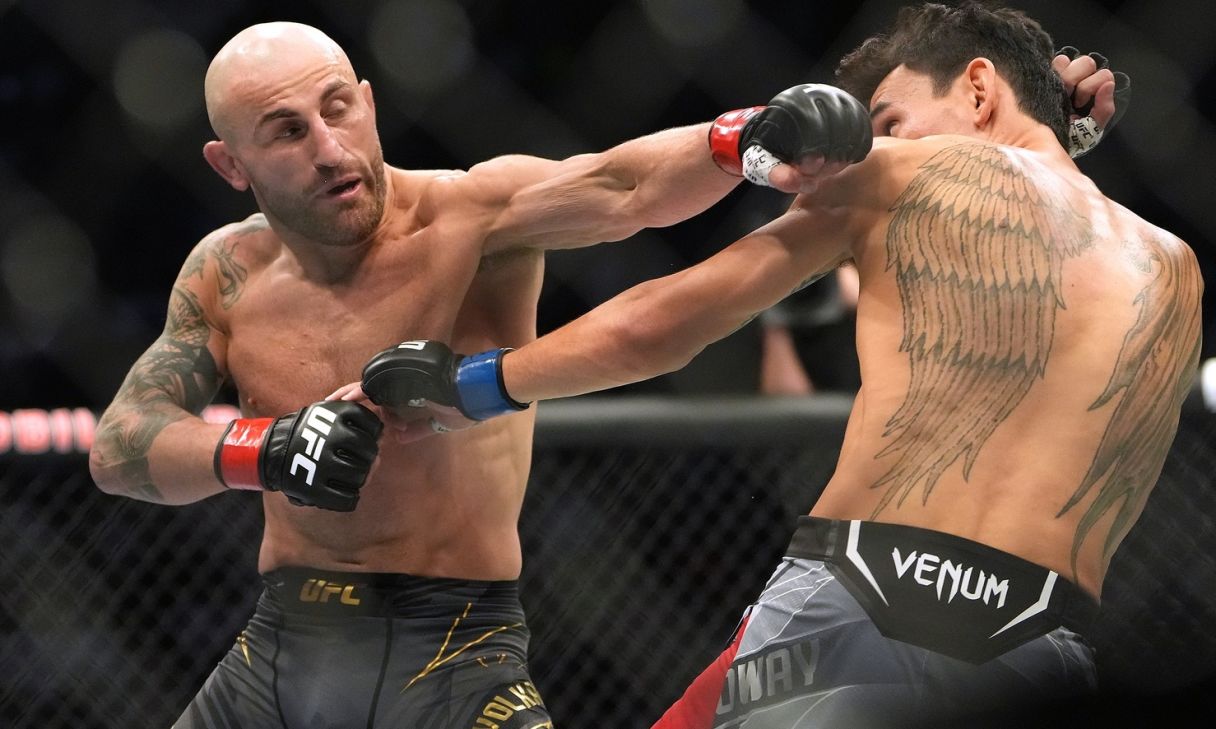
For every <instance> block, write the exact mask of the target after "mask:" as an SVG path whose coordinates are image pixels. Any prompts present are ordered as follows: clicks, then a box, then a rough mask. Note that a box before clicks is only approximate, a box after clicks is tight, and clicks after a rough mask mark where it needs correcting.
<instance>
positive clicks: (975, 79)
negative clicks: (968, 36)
mask: <svg viewBox="0 0 1216 729" xmlns="http://www.w3.org/2000/svg"><path fill="white" fill-rule="evenodd" d="M964 77H965V83H966V90H967V94H968V96H969V97H970V99H971V102H972V104H973V105H974V108H975V116H974V121H975V126H976V127H977V128H982V127H984V126H987V124H988V122H989V121H990V120H991V119H992V114H993V112H994V111H995V110H996V105H997V100H998V97H997V82H996V66H995V65H993V63H992V61H990V60H988V59H987V58H982V57H981V58H973V59H971V61H970V62H969V63H968V64H967V70H966V72H965V76H964Z"/></svg>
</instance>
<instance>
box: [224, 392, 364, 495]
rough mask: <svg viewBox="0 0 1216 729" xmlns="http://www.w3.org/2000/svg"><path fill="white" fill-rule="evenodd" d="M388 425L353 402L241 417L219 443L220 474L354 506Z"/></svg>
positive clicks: (229, 482)
mask: <svg viewBox="0 0 1216 729" xmlns="http://www.w3.org/2000/svg"><path fill="white" fill-rule="evenodd" d="M383 428H384V425H383V423H381V422H380V418H378V417H376V414H375V413H373V412H372V411H371V410H368V409H367V408H365V407H363V406H362V405H359V404H358V403H353V402H319V403H315V404H313V405H309V406H308V407H306V408H304V409H303V410H297V411H296V412H294V413H288V414H287V415H283V416H280V417H278V418H240V419H238V420H234V421H232V422H231V423H229V424H228V430H226V431H224V437H222V438H220V442H219V444H218V445H217V446H216V448H215V475H216V477H217V478H219V480H220V483H222V484H224V485H225V486H227V487H228V488H230V489H246V490H252V491H282V492H283V493H284V494H285V495H286V496H287V498H288V499H289V500H290V501H291V503H293V504H295V505H297V506H316V507H319V508H322V509H329V510H331V511H354V509H355V505H356V504H357V503H359V489H360V488H362V487H363V483H364V482H365V481H366V480H367V474H368V472H369V471H371V468H372V463H374V462H375V460H376V456H377V455H379V453H380V444H379V439H380V431H381V430H382V429H383Z"/></svg>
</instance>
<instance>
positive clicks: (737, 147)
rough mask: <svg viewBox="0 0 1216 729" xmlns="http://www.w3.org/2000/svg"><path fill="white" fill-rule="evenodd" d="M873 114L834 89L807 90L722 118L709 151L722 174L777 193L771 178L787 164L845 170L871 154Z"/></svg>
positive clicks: (786, 93) (812, 86)
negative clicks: (811, 161) (809, 162)
mask: <svg viewBox="0 0 1216 729" xmlns="http://www.w3.org/2000/svg"><path fill="white" fill-rule="evenodd" d="M873 143H874V137H873V132H872V131H871V129H870V112H869V110H868V109H866V107H865V106H864V105H863V104H862V103H861V102H860V101H858V100H857V99H855V98H853V97H852V96H850V95H849V94H848V93H846V92H845V91H842V90H841V89H838V88H836V87H835V86H827V85H824V84H802V85H799V86H794V87H792V88H789V89H786V90H785V91H782V92H781V93H780V94H777V95H776V96H774V97H773V99H772V101H770V102H769V103H768V106H756V107H752V108H750V109H738V110H736V111H731V112H727V113H725V114H723V115H722V116H720V117H718V119H717V120H716V121H715V122H714V124H713V126H712V127H711V128H710V132H709V147H710V150H711V151H712V153H713V158H714V161H715V162H717V163H718V166H719V167H721V168H722V169H724V170H726V171H727V172H730V173H731V174H735V175H742V176H744V177H746V178H747V179H748V180H749V181H751V182H752V183H754V184H757V185H767V186H769V187H773V186H774V185H773V184H772V181H771V180H770V177H769V174H770V172H771V171H772V170H773V168H774V167H776V166H777V165H778V164H781V163H782V162H786V163H790V164H794V163H797V162H799V161H801V160H802V159H803V158H805V157H809V156H814V157H821V158H822V159H823V160H824V162H825V163H826V164H828V165H834V166H838V167H843V166H844V165H847V164H852V163H854V162H860V161H861V160H863V159H865V157H866V155H867V154H869V153H870V147H871V146H873Z"/></svg>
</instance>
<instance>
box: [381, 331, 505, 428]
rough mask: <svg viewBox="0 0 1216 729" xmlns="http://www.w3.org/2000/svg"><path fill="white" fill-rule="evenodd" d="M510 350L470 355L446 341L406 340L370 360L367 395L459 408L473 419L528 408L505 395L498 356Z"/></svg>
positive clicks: (397, 403) (393, 402) (387, 401)
mask: <svg viewBox="0 0 1216 729" xmlns="http://www.w3.org/2000/svg"><path fill="white" fill-rule="evenodd" d="M510 351H511V350H510V349H492V350H489V351H487V352H482V353H480V354H475V355H472V356H471V357H466V356H464V355H461V354H454V353H453V352H452V350H451V349H449V348H448V345H446V344H444V343H443V342H435V341H429V340H421V341H412V342H402V343H401V344H399V345H397V346H396V347H393V348H391V349H386V350H384V351H383V352H381V353H379V354H377V355H376V356H374V357H372V358H371V359H370V360H368V362H367V365H365V366H364V367H363V383H362V384H363V394H365V395H367V398H368V399H369V400H371V401H372V402H374V403H376V404H377V405H380V406H382V407H394V408H396V407H416V406H420V405H422V404H423V401H428V402H433V403H435V404H437V405H447V406H451V407H455V408H456V409H458V410H460V412H461V413H462V414H463V415H464V416H465V417H466V418H469V419H470V420H486V419H487V418H492V417H494V416H496V415H505V414H507V413H513V412H518V411H520V410H524V409H526V408H527V407H528V405H527V404H526V403H520V402H516V401H515V400H513V399H512V398H511V396H510V395H508V394H507V390H506V387H505V386H504V385H503V382H502V368H501V366H500V360H501V359H502V356H503V355H504V354H506V353H507V352H510Z"/></svg>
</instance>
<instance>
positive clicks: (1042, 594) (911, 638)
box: [786, 516, 1098, 664]
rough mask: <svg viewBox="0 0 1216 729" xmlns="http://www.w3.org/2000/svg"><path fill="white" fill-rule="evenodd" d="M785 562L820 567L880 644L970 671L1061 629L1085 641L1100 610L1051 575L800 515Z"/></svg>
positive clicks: (975, 547) (888, 531) (911, 537)
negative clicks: (968, 666)
mask: <svg viewBox="0 0 1216 729" xmlns="http://www.w3.org/2000/svg"><path fill="white" fill-rule="evenodd" d="M786 555H787V556H789V557H795V558H803V559H819V560H823V562H824V563H826V564H827V566H828V569H829V570H831V572H832V574H833V575H835V576H836V578H837V579H839V580H840V581H841V583H842V584H843V585H844V586H845V587H846V588H847V589H848V591H849V592H850V593H851V594H852V595H853V597H854V598H856V599H857V601H858V602H859V603H860V604H861V606H862V608H864V609H865V611H866V613H867V614H868V615H869V616H870V618H871V619H872V620H873V621H874V624H875V625H876V626H877V627H878V629H879V631H881V632H882V634H883V635H885V636H887V637H888V638H894V639H896V640H901V641H904V642H907V643H912V644H913V645H918V646H921V647H923V648H928V649H930V650H934V651H937V652H939V653H943V654H945V655H948V656H953V657H955V658H959V659H962V660H965V661H969V662H971V663H977V664H978V663H983V662H985V661H988V660H990V659H992V658H995V657H996V656H998V655H1001V654H1002V653H1005V652H1006V651H1009V650H1011V649H1013V648H1015V647H1017V646H1018V645H1021V644H1022V643H1025V642H1026V641H1028V640H1032V639H1034V638H1037V637H1039V636H1041V635H1043V634H1045V633H1048V632H1050V631H1052V630H1054V629H1056V628H1058V627H1060V626H1064V627H1067V628H1069V629H1071V630H1074V631H1077V632H1079V633H1084V631H1085V630H1086V629H1087V628H1088V627H1089V625H1090V623H1091V621H1092V620H1093V617H1094V615H1095V614H1096V613H1097V609H1098V605H1097V603H1096V602H1095V601H1094V599H1093V598H1092V597H1090V596H1089V595H1088V594H1086V593H1085V592H1084V591H1082V590H1081V589H1080V588H1078V587H1077V586H1076V585H1074V584H1072V583H1071V582H1069V581H1068V580H1066V579H1064V578H1063V577H1061V576H1060V575H1059V574H1057V573H1056V572H1053V571H1052V570H1049V569H1047V568H1045V567H1041V566H1039V565H1037V564H1034V563H1033V562H1029V561H1027V560H1024V559H1022V558H1020V557H1016V556H1014V555H1011V554H1008V553H1006V552H1002V551H1000V550H999V549H994V548H992V547H989V546H987V545H984V544H980V543H979V542H973V541H971V540H969V539H963V538H961V537H956V536H953V535H950V534H945V533H942V532H936V531H932V530H928V529H920V528H917V527H910V526H904V525H900V524H883V523H879V522H869V521H856V520H855V521H839V520H835V519H823V518H819V517H812V516H802V517H799V518H798V528H797V529H796V530H795V532H794V537H793V539H792V540H791V541H790V546H789V549H788V550H787V551H786Z"/></svg>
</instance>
